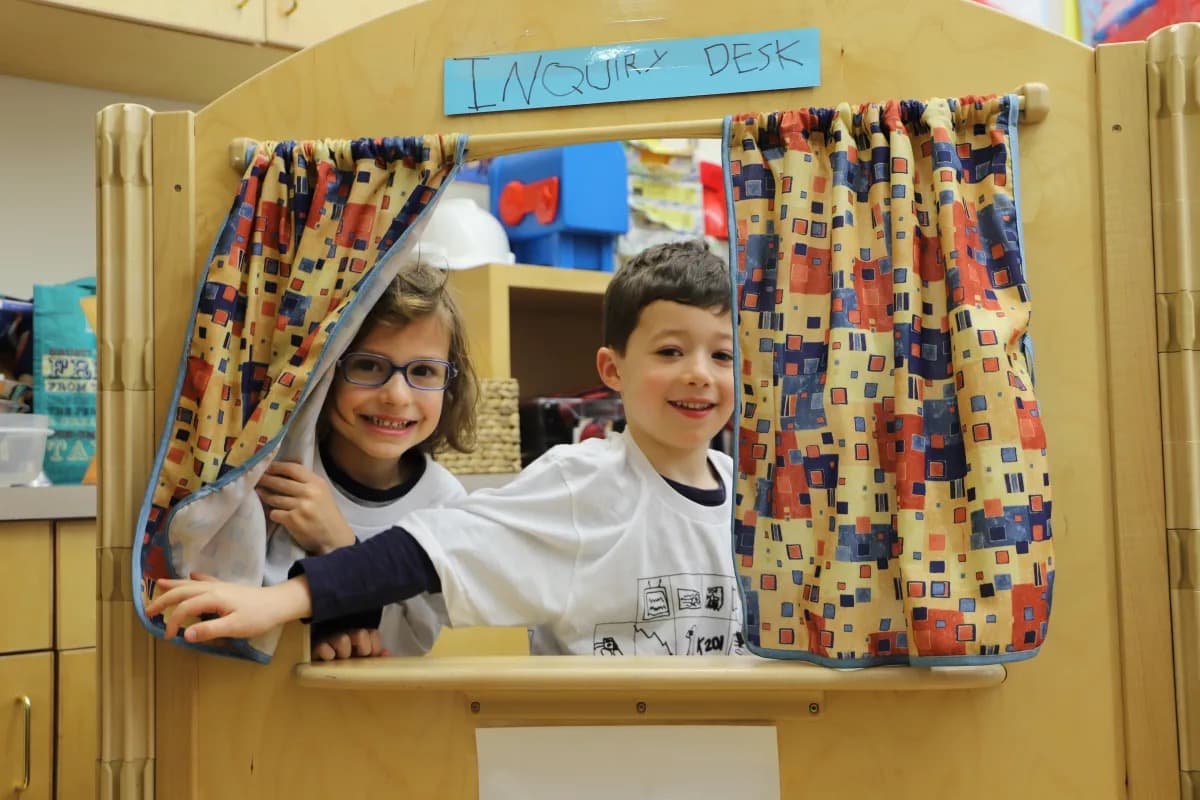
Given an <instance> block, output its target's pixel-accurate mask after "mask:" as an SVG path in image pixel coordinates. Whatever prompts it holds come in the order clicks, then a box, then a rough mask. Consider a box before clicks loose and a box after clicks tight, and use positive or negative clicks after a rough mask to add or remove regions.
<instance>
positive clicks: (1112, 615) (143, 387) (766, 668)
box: [98, 0, 1200, 800]
mask: <svg viewBox="0 0 1200 800" xmlns="http://www.w3.org/2000/svg"><path fill="white" fill-rule="evenodd" d="M651 5H652V6H653V9H652V10H653V12H654V13H646V12H647V11H648V9H649V7H648V6H647V7H643V6H642V5H639V6H638V8H637V13H636V14H635V13H633V12H632V11H629V12H623V11H619V10H617V11H614V10H611V4H603V3H594V2H590V0H560V2H556V3H554V4H549V3H542V2H532V0H530V1H529V2H525V3H522V4H519V5H516V4H508V3H495V4H483V3H480V4H479V6H478V7H477V8H475V9H474V10H473V11H472V13H470V14H464V13H463V9H462V6H461V4H454V3H450V2H449V1H448V0H429V1H428V2H425V3H422V4H419V5H416V6H412V7H409V8H405V9H403V10H400V11H398V12H396V13H395V14H392V15H390V16H388V17H385V18H382V19H380V20H378V21H376V22H374V23H371V24H369V25H365V26H363V27H360V28H357V29H355V30H353V31H350V32H348V33H346V34H344V35H342V36H338V37H336V38H334V39H331V40H329V41H327V42H324V43H322V44H320V45H318V46H316V47H313V48H311V49H309V50H306V51H303V52H301V53H298V54H296V55H295V56H293V57H292V58H289V59H288V60H286V61H285V62H283V63H281V64H278V65H276V66H275V67H272V68H271V69H268V70H267V71H265V72H263V73H261V74H260V75H258V76H257V77H255V78H254V79H253V80H251V81H248V82H247V83H245V84H243V85H242V86H240V87H239V88H237V89H236V90H234V91H232V92H230V93H229V94H227V95H225V96H224V97H222V98H220V99H219V100H217V101H215V102H214V103H212V104H211V105H209V106H207V107H205V108H204V109H203V110H201V111H200V112H199V113H197V114H191V113H185V112H179V113H169V114H154V115H151V114H150V113H149V112H148V111H146V110H138V109H136V108H131V107H120V108H116V110H114V109H107V110H106V111H105V112H103V113H102V115H101V122H100V129H101V141H100V147H99V152H98V156H99V159H100V163H101V165H102V166H103V165H106V164H108V165H109V166H110V167H111V168H105V169H101V170H100V174H101V179H100V187H101V188H100V192H101V245H100V248H101V253H100V275H101V328H102V330H101V337H100V338H101V348H102V363H103V364H104V368H103V374H102V380H101V404H102V405H101V481H102V484H101V541H102V549H101V551H100V555H99V564H100V573H99V575H100V583H99V590H98V591H99V594H100V598H101V613H100V619H101V623H100V625H101V628H100V642H101V645H100V646H101V658H100V663H101V720H102V723H101V733H102V736H101V765H100V767H101V776H102V780H101V797H103V798H110V797H111V798H115V797H122V798H126V797H142V798H146V797H151V796H153V795H154V794H155V785H157V796H159V797H163V798H168V797H169V798H172V800H174V798H181V800H194V799H195V798H201V797H247V796H259V797H308V796H312V797H315V796H325V795H327V794H333V793H339V794H344V795H346V796H359V795H367V794H368V793H369V792H371V791H379V790H380V789H381V788H385V787H386V789H387V791H389V792H392V793H396V794H403V793H408V794H411V795H413V796H424V797H435V796H436V797H464V798H470V797H474V796H475V795H476V793H477V786H476V781H475V777H474V775H475V769H474V768H475V758H474V744H473V732H474V729H475V727H477V726H478V725H485V724H505V723H511V722H520V721H528V720H529V719H549V720H552V721H554V722H558V723H563V722H580V721H589V720H590V721H601V722H612V721H631V722H636V721H640V720H645V719H654V720H656V721H660V722H661V721H667V722H670V721H680V720H685V719H686V720H691V721H694V720H695V719H697V718H699V719H703V720H715V721H722V722H735V721H738V720H741V719H747V718H753V719H758V720H769V721H773V722H775V724H776V726H777V730H778V737H779V747H780V751H781V753H789V754H798V755H802V756H803V757H802V758H787V759H782V760H781V764H780V768H781V781H782V790H783V796H785V797H800V796H806V797H827V796H843V797H857V796H870V795H873V794H874V793H876V792H877V791H878V787H879V781H881V780H886V782H887V786H888V791H889V792H890V793H891V794H892V795H893V796H895V797H897V798H900V799H901V800H903V799H904V798H918V797H921V798H924V797H951V796H963V795H966V794H968V793H970V794H971V795H972V796H976V797H989V798H990V797H995V798H1001V797H1004V798H1007V797H1012V796H1034V797H1088V798H1118V797H1130V798H1139V799H1141V798H1174V797H1178V796H1179V785H1180V779H1179V766H1180V761H1179V756H1178V751H1177V748H1176V741H1177V733H1176V727H1175V723H1174V718H1175V702H1174V699H1173V694H1172V685H1173V670H1172V666H1171V640H1170V628H1169V622H1168V616H1167V612H1166V609H1167V597H1168V594H1167V588H1168V587H1167V582H1166V557H1165V545H1164V542H1165V525H1166V523H1165V520H1166V504H1165V501H1164V493H1163V485H1164V483H1163V470H1162V464H1163V460H1162V454H1161V449H1160V447H1159V445H1158V442H1159V441H1161V440H1159V439H1157V438H1156V437H1157V432H1156V431H1157V428H1158V425H1159V421H1160V420H1161V419H1162V415H1161V413H1160V410H1159V401H1158V396H1157V394H1156V393H1155V392H1154V391H1153V389H1152V388H1151V387H1154V386H1157V385H1158V380H1159V375H1158V373H1159V369H1158V367H1157V365H1156V364H1155V362H1154V360H1153V359H1152V358H1150V357H1149V353H1150V352H1153V351H1150V350H1147V348H1149V347H1152V346H1153V343H1154V342H1155V340H1156V330H1155V312H1154V308H1153V306H1154V302H1155V301H1154V289H1153V288H1152V285H1151V280H1152V273H1151V270H1150V267H1151V263H1152V262H1151V260H1150V257H1149V240H1148V234H1147V231H1148V230H1149V228H1148V227H1147V226H1148V225H1149V223H1150V220H1151V218H1152V215H1151V208H1152V205H1153V200H1152V197H1153V196H1154V195H1151V194H1150V189H1151V187H1152V184H1151V183H1150V181H1149V173H1148V171H1147V169H1146V165H1147V162H1148V153H1149V152H1150V139H1149V133H1148V123H1147V119H1148V111H1147V105H1146V103H1145V102H1144V99H1145V98H1146V96H1147V95H1146V88H1145V87H1146V84H1145V80H1144V77H1143V76H1144V75H1145V74H1146V73H1145V67H1144V66H1143V65H1144V64H1145V63H1146V61H1147V58H1148V50H1147V46H1145V45H1140V46H1134V47H1128V48H1114V49H1112V50H1111V51H1106V50H1104V49H1102V50H1101V51H1100V52H1099V53H1097V52H1095V51H1092V50H1090V49H1088V48H1086V47H1083V46H1081V45H1078V44H1075V43H1073V42H1069V41H1067V40H1065V39H1062V38H1060V37H1057V36H1054V35H1052V34H1049V33H1047V32H1044V31H1041V30H1038V29H1035V28H1033V27H1031V26H1028V25H1026V24H1024V23H1021V22H1019V21H1017V20H1015V19H1012V18H1009V17H1006V16H1003V15H1000V14H997V13H995V12H992V11H990V10H988V9H986V8H983V7H980V6H978V5H975V4H970V3H961V4H958V3H955V4H951V3H947V2H945V0H923V1H922V2H920V3H908V4H903V6H901V4H892V3H887V4H884V3H879V2H873V0H844V1H843V2H838V3H832V2H820V1H819V0H805V2H797V3H792V4H787V5H786V6H778V5H771V4H759V5H757V6H740V7H738V8H737V9H736V10H731V9H730V7H729V6H728V5H727V4H718V3H715V2H696V0H656V2H653V3H652V4H651ZM808 26H814V27H819V28H820V29H821V55H822V75H823V83H822V85H821V86H820V87H818V88H816V89H806V90H796V91H787V92H776V93H761V94H749V95H742V96H736V97H728V96H727V97H704V98H694V99H686V100H671V101H660V102H653V103H631V104H625V105H611V106H585V107H580V108H572V109H556V110H538V111H528V112H522V113H503V114H487V115H482V116H479V117H474V118H466V119H464V118H450V119H448V118H445V117H444V116H442V114H441V111H440V109H441V102H440V90H441V84H440V81H439V80H436V79H430V76H431V75H436V73H437V72H438V71H440V64H441V59H442V58H444V57H447V56H451V55H456V56H462V55H473V54H479V53H486V52H503V51H511V50H526V49H549V48H558V47H577V46H583V45H590V44H598V43H603V42H605V41H633V40H645V39H655V38H662V37H689V36H703V35H711V34H715V33H719V32H722V31H742V30H769V29H776V28H782V27H808ZM914 42H920V43H922V45H923V46H921V47H912V46H911V44H912V43H914ZM896 43H902V46H897V44H896ZM1138 47H1140V48H1141V49H1138ZM1015 53H1019V54H1020V57H1019V58H1016V57H1013V56H1014V54H1015ZM888 54H892V55H891V56H888ZM412 65H423V66H422V68H420V69H414V68H413V66H412ZM418 73H420V74H418ZM1026 81H1040V82H1044V83H1046V84H1048V85H1049V86H1050V87H1051V89H1052V91H1053V93H1054V108H1053V111H1052V112H1051V114H1050V115H1049V116H1048V117H1047V119H1046V120H1045V121H1044V122H1042V123H1041V124H1039V125H1036V126H1023V127H1022V129H1021V131H1020V170H1021V176H1022V185H1021V189H1020V191H1021V203H1022V208H1023V218H1024V232H1025V248H1026V255H1027V259H1028V261H1029V273H1030V276H1031V282H1032V290H1033V293H1034V302H1035V308H1036V312H1035V322H1034V333H1035V337H1036V339H1037V342H1038V345H1039V347H1038V376H1039V385H1038V391H1039V398H1040V400H1041V404H1042V407H1043V408H1044V410H1045V414H1046V419H1047V423H1046V428H1047V433H1048V436H1049V440H1050V447H1051V462H1052V464H1053V467H1054V469H1055V475H1054V478H1055V487H1054V492H1055V514H1056V518H1057V520H1058V526H1057V530H1058V537H1059V538H1058V547H1057V552H1058V556H1059V567H1060V569H1059V573H1058V580H1059V586H1058V587H1057V588H1058V591H1057V593H1056V596H1055V608H1054V616H1053V628H1054V630H1053V632H1052V633H1051V635H1050V637H1049V640H1048V643H1047V645H1046V646H1045V648H1044V649H1043V652H1042V653H1041V654H1040V655H1039V656H1038V657H1037V658H1036V659H1033V660H1032V661H1029V662H1025V663H1020V664H1015V665H1012V666H1011V667H1010V668H1009V670H1008V673H1007V678H1005V673H1004V671H1003V670H1000V669H999V668H996V669H990V670H989V668H984V669H983V670H982V671H976V672H974V673H972V672H969V671H968V672H956V673H951V675H952V676H953V677H943V675H942V674H941V673H927V672H924V671H920V670H908V671H905V670H884V671H872V672H870V673H861V674H860V673H845V674H840V673H831V672H828V671H825V670H821V669H818V668H814V667H806V666H800V665H794V664H782V663H778V662H763V663H753V664H750V665H749V666H742V665H740V664H739V665H738V666H737V668H732V669H726V670H712V669H711V668H708V667H707V666H697V665H696V664H694V663H683V662H682V661H674V662H670V663H656V660H654V659H647V660H646V661H645V662H640V663H634V664H624V665H622V666H620V667H618V668H615V669H606V668H605V667H604V665H598V664H596V663H595V662H591V661H589V660H586V659H570V658H565V659H553V660H544V661H543V660H540V659H539V662H538V663H537V664H536V665H532V664H531V665H530V666H529V668H521V669H518V671H516V672H512V671H507V672H506V671H504V670H502V669H501V667H503V666H504V664H503V663H502V662H500V661H489V660H487V659H475V660H474V661H472V660H470V659H445V660H442V661H438V662H435V661H433V660H426V661H424V662H417V663H415V664H405V665H403V666H402V667H400V668H397V665H387V664H384V665H377V664H367V665H363V664H358V665H339V666H337V667H334V668H322V667H315V666H302V667H301V668H300V670H299V676H298V677H297V675H296V674H295V672H294V670H293V666H294V665H295V664H303V662H304V661H305V660H306V658H305V656H306V654H305V653H304V645H303V641H304V637H303V636H302V635H301V631H300V629H299V628H298V627H297V626H292V627H289V628H288V629H287V631H285V635H284V638H283V640H282V641H281V643H280V647H279V649H278V651H277V653H276V656H275V659H274V661H273V663H272V664H270V665H269V666H266V667H262V666H257V665H254V664H249V663H240V662H234V661H230V660H227V659H219V658H213V657H210V656H200V655H196V654H194V653H191V652H187V651H184V650H181V649H179V648H174V647H171V646H167V645H163V644H162V643H157V642H154V641H153V640H152V639H151V638H150V637H149V635H148V634H146V633H145V632H144V631H143V630H141V628H140V627H139V626H138V625H137V624H136V622H135V620H134V616H133V611H132V607H131V598H130V596H129V593H130V588H129V587H130V578H131V576H130V574H129V570H130V567H129V554H130V548H129V546H128V545H129V537H130V536H131V535H132V531H133V528H134V526H133V520H134V519H135V518H136V510H137V504H138V503H139V502H140V498H141V488H142V486H143V485H144V481H145V478H146V475H147V474H148V467H149V460H150V457H151V454H152V452H153V449H154V446H155V443H156V442H155V438H154V437H155V434H156V432H157V431H158V430H161V422H162V416H163V414H164V413H165V405H166V403H167V402H168V401H169V395H170V389H171V384H172V382H173V379H174V373H175V369H176V359H177V358H178V353H179V352H180V345H181V341H180V337H181V335H182V333H183V332H182V330H181V329H180V325H179V319H180V317H181V315H183V314H185V313H186V308H187V306H186V304H187V302H188V300H189V299H190V298H191V297H192V295H193V292H194V289H193V284H194V281H195V279H196V276H197V275H198V273H199V271H200V270H201V269H202V267H203V263H204V260H205V258H206V257H207V252H208V248H209V245H210V243H211V241H212V239H213V236H214V234H215V232H216V229H217V226H218V225H219V224H220V222H221V220H222V219H223V216H224V214H225V212H226V209H227V208H228V202H229V198H230V196H231V195H232V193H233V192H234V190H235V188H236V183H237V177H236V175H235V174H234V173H232V172H231V171H230V170H229V167H228V147H229V143H230V142H231V141H232V140H233V139H235V138H236V137H240V136H250V137H254V138H258V139H303V138H316V137H353V136H363V135H381V134H415V133H425V132H439V131H452V130H466V131H467V132H469V133H471V134H516V133H519V132H521V131H530V130H544V131H554V130H563V129H567V128H586V127H593V126H596V125H601V124H603V125H609V124H618V123H619V124H635V125H647V124H659V123H671V122H679V121H687V120H695V119H706V118H708V119H712V118H717V117H720V116H722V115H724V114H726V113H730V112H738V111H743V110H764V109H779V108H788V107H797V106H801V105H827V104H832V103H836V102H838V101H842V100H868V99H882V98H891V97H927V96H932V95H943V96H944V95H960V94H972V93H981V92H989V91H1007V90H1009V89H1011V88H1012V87H1013V86H1017V85H1019V84H1021V83H1023V82H1026ZM1139 87H1140V88H1139ZM1114 125H1120V126H1121V130H1120V134H1119V135H1117V132H1116V131H1115V129H1114V128H1113V126H1114ZM1155 219H1156V225H1157V218H1155ZM1156 230H1157V228H1156ZM1156 238H1160V237H1156ZM1193 274H1194V273H1193ZM1185 288H1186V289H1187V290H1188V291H1190V290H1191V286H1190V284H1189V285H1188V286H1186V287H1185ZM1159 291H1160V292H1161V291H1164V290H1163V289H1162V288H1160V289H1159ZM1192 407H1193V408H1194V407H1195V401H1193V405H1192ZM151 420H153V421H152V422H151ZM1131 420H1136V421H1137V423H1138V424H1137V425H1136V426H1133V425H1131V424H1130V421H1131ZM1193 477H1194V476H1193ZM1191 485H1192V486H1194V485H1195V483H1194V482H1193V483H1192V484H1191ZM1186 527H1192V528H1200V523H1197V524H1191V523H1189V525H1188V526H1186ZM505 663H507V662H505ZM489 665H490V666H489ZM497 670H499V671H497ZM389 671H390V672H391V673H394V674H389ZM497 675H499V676H501V678H497V677H496V676H497ZM856 676H857V677H856ZM356 681H357V683H358V685H359V688H358V689H357V690H354V691H324V690H320V689H322V688H353V686H354V685H355V684H356ZM962 681H965V682H966V683H967V684H968V685H969V687H971V688H969V690H965V691H953V692H946V693H945V694H940V695H936V696H935V695H932V694H931V693H930V692H929V691H911V690H913V689H918V688H924V689H930V688H940V689H951V688H954V687H955V686H956V685H958V684H960V682H962ZM999 681H1003V685H999V686H998V685H997V683H998V682H999ZM314 687H316V688H314ZM960 688H961V687H960ZM762 690H769V691H770V692H772V693H773V695H774V696H776V697H781V698H788V699H787V700H786V702H785V701H780V702H779V704H778V705H777V704H776V703H763V702H752V701H753V700H755V699H756V698H761V694H756V693H758V692H760V691H762ZM535 691H536V692H537V693H538V694H539V696H540V697H541V698H542V699H540V700H539V701H538V703H537V704H536V705H531V703H532V697H533V696H532V694H531V693H532V692H535ZM647 697H649V698H650V699H649V700H647V699H645V698H647ZM639 702H640V703H643V704H644V708H645V709H651V708H653V709H655V710H656V713H654V714H651V715H650V716H646V715H645V711H644V710H643V711H641V712H639V711H638V705H637V703H639ZM813 708H815V710H810V709H813ZM658 709H663V710H662V712H661V713H658ZM301 719H303V720H304V722H303V724H301V723H300V720H301ZM872 752H882V753H887V764H886V766H881V767H880V768H879V769H878V770H871V769H864V768H863V764H862V763H861V762H860V761H859V758H860V757H861V754H863V753H872ZM1188 763H1192V762H1190V761H1189V762H1188ZM816 765H820V766H819V767H818V766H816Z"/></svg>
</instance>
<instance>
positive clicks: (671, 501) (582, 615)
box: [400, 433, 741, 655]
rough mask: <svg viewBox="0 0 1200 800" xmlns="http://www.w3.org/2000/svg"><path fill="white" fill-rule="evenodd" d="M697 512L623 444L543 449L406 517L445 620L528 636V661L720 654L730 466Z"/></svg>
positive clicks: (718, 463)
mask: <svg viewBox="0 0 1200 800" xmlns="http://www.w3.org/2000/svg"><path fill="white" fill-rule="evenodd" d="M709 461H710V462H711V463H712V464H713V465H714V466H715V467H716V468H717V472H718V473H719V475H720V477H721V480H722V482H723V483H724V486H725V502H724V503H723V504H722V505H720V506H711V507H710V506H703V505H700V504H699V503H695V502H693V501H691V500H689V499H688V498H686V497H684V496H683V495H681V494H680V493H679V492H677V491H676V490H675V489H673V488H672V487H671V486H670V485H669V484H668V483H667V482H666V480H664V479H663V477H662V476H661V475H659V474H658V473H657V472H655V470H654V468H653V467H652V466H651V465H650V462H649V461H648V460H647V459H646V456H645V455H644V454H643V453H642V451H641V450H640V449H639V448H638V447H637V445H636V444H635V443H634V441H633V439H632V438H630V436H629V435H628V434H625V433H623V434H619V435H616V436H613V437H611V438H608V439H589V440H587V441H584V442H582V443H580V444H575V445H561V446H559V447H555V448H553V449H551V450H550V451H549V452H548V453H546V454H545V455H543V456H542V457H541V458H539V459H538V460H537V461H535V462H534V463H532V464H530V465H529V466H528V467H526V468H525V470H524V471H523V472H522V473H521V474H520V475H519V476H517V478H516V479H515V480H513V482H512V483H510V484H508V485H507V486H505V487H503V488H502V489H495V490H484V491H478V492H475V493H473V494H472V495H470V496H469V497H467V498H466V499H464V500H463V501H461V502H458V503H455V504H454V506H453V507H450V508H441V509H438V510H437V511H426V512H417V513H416V514H412V515H410V516H408V517H405V518H404V519H403V520H402V521H401V523H400V524H401V526H402V527H404V528H405V529H406V530H408V531H409V532H410V533H412V535H413V536H414V537H416V539H417V541H418V542H419V543H420V544H421V546H422V547H423V548H424V549H425V551H426V552H427V553H428V554H429V558H430V560H431V561H432V562H433V565H434V567H435V568H436V569H437V572H438V576H439V578H440V579H441V583H442V592H443V596H444V597H445V602H446V607H447V610H448V611H449V615H450V621H451V624H453V625H455V626H463V625H498V626H521V627H530V628H537V629H538V630H537V632H536V633H535V635H534V637H533V643H532V644H533V649H534V652H535V653H543V654H556V653H557V654H575V655H585V654H595V655H693V654H694V655H706V654H728V653H730V652H731V650H734V649H735V639H739V638H740V631H741V613H740V610H739V602H740V598H739V596H738V589H737V583H736V579H735V578H734V569H733V554H732V551H733V546H732V541H731V535H730V525H731V520H732V517H733V503H732V496H733V490H732V485H731V481H732V471H733V465H732V463H731V461H730V459H729V457H728V456H727V455H725V454H723V453H718V452H716V451H710V453H709Z"/></svg>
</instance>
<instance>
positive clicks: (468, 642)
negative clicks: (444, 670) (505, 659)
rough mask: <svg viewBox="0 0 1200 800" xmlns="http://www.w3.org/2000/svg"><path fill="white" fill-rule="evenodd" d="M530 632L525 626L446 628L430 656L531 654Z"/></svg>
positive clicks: (434, 644)
mask: <svg viewBox="0 0 1200 800" xmlns="http://www.w3.org/2000/svg"><path fill="white" fill-rule="evenodd" d="M527 655H529V632H528V631H526V630H525V629H524V628H443V629H442V631H441V633H439V634H438V637H437V641H436V642H434V643H433V649H431V650H430V651H429V657H430V658H441V657H444V656H527Z"/></svg>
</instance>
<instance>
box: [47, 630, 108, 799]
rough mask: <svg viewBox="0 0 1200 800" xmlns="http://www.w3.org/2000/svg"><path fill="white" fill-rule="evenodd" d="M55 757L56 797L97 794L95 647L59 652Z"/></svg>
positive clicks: (84, 797)
mask: <svg viewBox="0 0 1200 800" xmlns="http://www.w3.org/2000/svg"><path fill="white" fill-rule="evenodd" d="M57 711H58V714H57V719H56V723H57V724H56V730H57V735H56V740H57V758H56V760H55V777H54V786H55V797H57V798H58V800H86V799H87V798H94V797H95V796H96V760H97V759H98V757H99V754H100V744H99V725H98V722H97V713H98V703H97V697H96V648H94V647H89V648H85V649H83V650H66V651H63V652H60V653H59V654H58V704H57Z"/></svg>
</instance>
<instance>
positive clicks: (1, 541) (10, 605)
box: [0, 522, 54, 797]
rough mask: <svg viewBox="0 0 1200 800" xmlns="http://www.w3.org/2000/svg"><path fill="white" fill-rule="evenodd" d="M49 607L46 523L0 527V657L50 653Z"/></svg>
mask: <svg viewBox="0 0 1200 800" xmlns="http://www.w3.org/2000/svg"><path fill="white" fill-rule="evenodd" d="M53 607H54V537H53V535H52V534H51V532H50V523H49V522H2V523H0V615H2V616H0V653H12V652H19V651H23V650H49V649H51V647H53V637H52V636H51V620H52V619H53ZM0 785H2V784H0ZM0 797H3V795H0Z"/></svg>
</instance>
